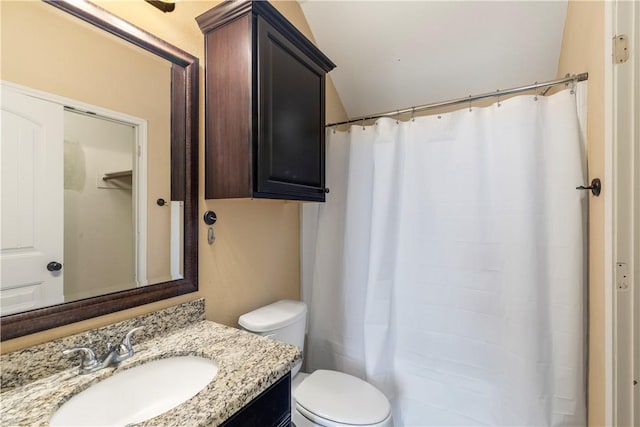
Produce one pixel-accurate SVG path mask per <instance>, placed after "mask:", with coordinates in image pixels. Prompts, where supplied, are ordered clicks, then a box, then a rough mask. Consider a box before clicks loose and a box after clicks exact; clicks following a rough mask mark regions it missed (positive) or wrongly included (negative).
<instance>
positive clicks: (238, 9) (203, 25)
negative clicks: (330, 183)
mask: <svg viewBox="0 0 640 427" xmlns="http://www.w3.org/2000/svg"><path fill="white" fill-rule="evenodd" d="M196 20H197V22H198V25H199V26H200V29H201V30H202V32H203V34H204V35H205V56H206V59H205V73H206V77H205V130H206V142H205V198H207V199H222V198H250V197H255V198H268V199H287V200H309V201H322V202H323V201H324V200H325V192H326V191H327V190H326V189H325V176H324V173H325V172H324V170H325V145H324V144H325V143H324V135H325V132H324V126H325V113H324V112H325V101H324V98H325V75H326V73H328V72H329V71H331V70H332V69H333V68H335V64H333V62H331V61H330V60H329V58H327V57H326V56H325V55H324V54H323V53H322V52H320V50H318V49H317V48H316V47H315V45H313V43H311V42H310V41H309V40H308V39H307V38H306V37H305V36H304V35H303V34H302V33H301V32H300V31H298V30H297V29H296V28H295V27H294V26H293V25H292V24H291V23H290V22H289V21H287V20H286V19H285V18H284V17H283V16H282V15H281V14H280V13H279V12H278V11H277V10H276V9H275V8H274V7H273V6H272V5H271V4H269V2H267V1H226V2H223V3H221V4H220V5H218V6H216V7H214V8H213V9H211V10H209V11H207V12H205V13H204V14H202V15H200V16H199V17H197V18H196Z"/></svg>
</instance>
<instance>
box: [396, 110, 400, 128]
mask: <svg viewBox="0 0 640 427" xmlns="http://www.w3.org/2000/svg"><path fill="white" fill-rule="evenodd" d="M399 118H400V110H396V124H397V125H399V124H400V122H399V121H398V119H399Z"/></svg>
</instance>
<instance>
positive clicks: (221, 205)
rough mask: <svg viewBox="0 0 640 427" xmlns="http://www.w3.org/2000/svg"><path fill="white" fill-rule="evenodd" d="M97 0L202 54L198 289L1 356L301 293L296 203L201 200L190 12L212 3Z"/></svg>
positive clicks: (14, 345) (198, 39) (330, 116)
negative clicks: (159, 5)
mask: <svg viewBox="0 0 640 427" xmlns="http://www.w3.org/2000/svg"><path fill="white" fill-rule="evenodd" d="M0 3H3V2H0ZM97 3H98V4H100V5H101V6H102V7H104V8H105V9H107V10H109V11H111V12H112V13H115V14H116V15H118V16H120V17H122V18H124V19H125V20H127V21H129V22H131V23H133V24H135V25H137V26H139V27H141V28H143V29H144V30H146V31H148V32H150V33H152V34H155V35H157V36H158V37H160V38H162V39H164V40H166V41H167V42H169V43H171V44H173V45H175V46H178V47H180V48H181V49H183V50H185V51H187V52H189V53H191V54H193V55H195V56H197V57H198V58H200V64H201V68H200V84H201V86H200V145H199V150H200V176H199V187H200V200H199V211H200V213H199V214H198V221H199V222H198V224H199V227H200V235H199V238H200V245H199V281H200V290H199V292H197V293H194V294H188V295H183V296H180V297H177V298H173V299H170V300H165V301H159V302H157V303H153V304H149V305H145V306H141V307H136V308H134V309H130V310H125V311H121V312H118V313H113V314H110V315H107V316H102V317H99V318H96V319H90V320H87V321H84V322H79V323H75V324H73V325H68V326H64V327H61V328H56V329H52V330H50V331H46V332H42V333H38V334H33V335H30V336H26V337H21V338H17V339H14V340H10V341H5V342H3V343H2V352H3V353H6V352H9V351H13V350H16V349H19V348H23V347H27V346H30V345H34V344H36V343H39V342H44V341H47V340H50V339H54V338H57V337H61V336H65V335H69V334H73V333H76V332H80V331H83V330H86V329H90V328H94V327H97V326H101V325H105V324H109V323H113V322H116V321H119V320H122V319H127V318H130V317H133V316H136V315H140V314H143V313H148V312H151V311H154V310H158V309H161V308H164V307H168V306H171V305H175V304H178V303H181V302H184V301H188V300H191V299H195V298H199V297H204V298H205V299H206V314H207V318H208V319H211V320H214V321H218V322H222V323H225V324H229V325H236V321H237V317H238V316H239V315H240V314H241V313H243V312H245V311H246V310H250V309H253V308H255V307H258V306H259V305H261V304H264V303H267V302H271V301H274V300H276V299H279V298H294V299H297V298H299V296H300V274H299V271H300V263H299V215H298V211H299V204H298V203H294V202H281V201H260V200H217V201H206V200H204V185H203V184H204V172H203V171H204V162H203V159H204V125H203V124H204V121H203V117H204V90H203V89H204V85H203V84H204V80H203V77H204V70H203V69H202V64H203V62H204V39H203V36H202V33H201V32H200V29H199V28H198V26H197V24H196V21H195V17H196V16H198V15H200V14H201V13H203V12H205V11H207V10H208V9H210V8H211V7H213V6H215V5H216V4H217V3H218V2H216V1H180V2H178V3H177V5H176V9H175V11H174V12H171V13H167V14H163V13H162V12H160V11H158V10H157V9H155V8H153V7H151V6H150V5H149V4H147V3H145V2H113V1H98V2H97ZM274 4H275V6H276V7H277V8H278V9H279V10H280V12H281V13H282V14H283V15H285V17H287V18H288V19H289V20H290V21H291V22H292V23H293V24H294V25H296V26H297V27H298V28H299V29H300V31H302V32H303V33H305V35H307V36H308V37H309V36H311V33H310V30H309V27H308V24H307V23H306V20H305V19H304V16H303V14H302V10H301V9H300V6H299V5H298V3H297V2H295V1H291V2H289V1H285V2H274ZM0 7H2V5H0ZM310 38H311V37H310ZM3 67H4V64H3ZM326 117H327V121H336V120H342V119H344V118H346V114H345V112H344V108H343V107H342V104H341V102H340V100H339V98H338V95H337V93H336V90H335V88H334V86H333V83H332V82H331V80H330V79H328V81H327V114H326ZM209 209H212V210H214V211H215V212H216V214H217V215H218V222H217V223H216V225H215V232H216V237H217V239H216V242H215V244H214V245H212V246H209V245H208V244H207V228H206V227H205V226H204V223H203V222H200V218H202V215H203V214H204V212H205V211H206V210H209Z"/></svg>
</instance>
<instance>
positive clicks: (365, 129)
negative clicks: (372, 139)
mask: <svg viewBox="0 0 640 427" xmlns="http://www.w3.org/2000/svg"><path fill="white" fill-rule="evenodd" d="M362 130H366V129H365V128H364V117H363V118H362Z"/></svg>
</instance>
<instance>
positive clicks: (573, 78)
mask: <svg viewBox="0 0 640 427" xmlns="http://www.w3.org/2000/svg"><path fill="white" fill-rule="evenodd" d="M588 78H589V74H588V73H581V74H572V75H569V74H567V75H566V76H565V77H563V78H561V79H556V80H549V81H547V82H542V83H534V84H532V85H528V86H520V87H514V88H511V89H504V90H498V91H495V92H487V93H483V94H480V95H474V96H472V95H469V96H468V97H466V98H457V99H452V100H449V101H442V102H436V103H434V104H426V105H420V106H417V107H410V108H405V109H403V110H394V111H388V112H386V113H379V114H372V115H368V116H360V117H356V118H354V119H349V120H345V121H343V122H336V123H329V124H328V125H326V126H325V127H332V126H339V125H346V124H349V123H357V122H363V121H366V120H373V119H379V118H382V117H397V116H400V115H403V114H408V113H419V112H421V111H426V110H431V109H434V108H440V107H447V106H449V105H456V104H465V103H471V102H473V101H477V100H479V99H485V98H491V97H494V96H502V95H511V94H514V93H520V92H527V91H530V90H534V89H540V88H550V87H552V86H556V85H559V84H568V83H575V82H581V81H584V80H587V79H588Z"/></svg>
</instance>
